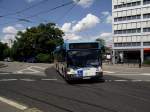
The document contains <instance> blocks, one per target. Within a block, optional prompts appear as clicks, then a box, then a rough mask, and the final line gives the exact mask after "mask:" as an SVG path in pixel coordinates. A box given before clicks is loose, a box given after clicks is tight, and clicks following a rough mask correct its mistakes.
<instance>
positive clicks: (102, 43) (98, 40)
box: [96, 38, 106, 46]
mask: <svg viewBox="0 0 150 112" xmlns="http://www.w3.org/2000/svg"><path fill="white" fill-rule="evenodd" d="M96 41H97V42H99V43H100V44H101V45H102V46H105V45H106V42H105V40H104V39H101V38H98V39H96Z"/></svg>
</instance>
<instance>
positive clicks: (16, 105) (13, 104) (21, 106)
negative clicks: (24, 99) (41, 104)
mask: <svg viewBox="0 0 150 112" xmlns="http://www.w3.org/2000/svg"><path fill="white" fill-rule="evenodd" d="M0 101H1V102H3V103H6V104H8V105H10V106H12V107H15V108H17V109H19V110H26V109H27V108H28V107H27V106H24V105H22V104H19V103H17V102H14V101H12V100H9V99H6V98H4V97H1V96H0Z"/></svg>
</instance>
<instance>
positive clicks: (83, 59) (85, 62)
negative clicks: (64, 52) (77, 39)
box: [67, 50, 100, 67]
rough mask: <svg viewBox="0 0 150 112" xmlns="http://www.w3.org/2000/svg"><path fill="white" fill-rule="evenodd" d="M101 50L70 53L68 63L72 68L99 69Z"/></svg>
mask: <svg viewBox="0 0 150 112" xmlns="http://www.w3.org/2000/svg"><path fill="white" fill-rule="evenodd" d="M99 55H100V52H99V50H82V51H69V52H68V57H67V62H68V66H70V67H91V66H93V67H98V66H99V65H100V62H99V57H100V56H99Z"/></svg>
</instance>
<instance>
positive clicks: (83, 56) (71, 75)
mask: <svg viewBox="0 0 150 112" xmlns="http://www.w3.org/2000/svg"><path fill="white" fill-rule="evenodd" d="M54 55H55V56H54V57H55V67H56V69H57V71H58V72H59V73H60V74H61V75H62V76H63V77H64V78H65V79H66V80H67V81H71V80H78V79H102V78H103V71H102V58H101V45H100V44H99V43H98V42H87V43H65V44H63V45H62V46H59V47H57V48H56V50H55V53H54Z"/></svg>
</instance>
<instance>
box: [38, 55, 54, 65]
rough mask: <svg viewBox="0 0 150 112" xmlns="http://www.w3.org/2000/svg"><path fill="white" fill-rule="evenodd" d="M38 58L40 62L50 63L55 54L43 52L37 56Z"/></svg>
mask: <svg viewBox="0 0 150 112" xmlns="http://www.w3.org/2000/svg"><path fill="white" fill-rule="evenodd" d="M36 59H37V61H38V62H41V63H48V62H52V61H53V56H52V55H50V54H43V53H40V54H38V55H37V56H36Z"/></svg>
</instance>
